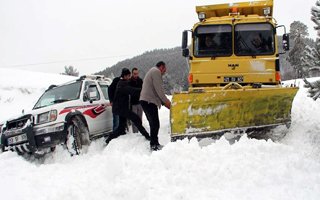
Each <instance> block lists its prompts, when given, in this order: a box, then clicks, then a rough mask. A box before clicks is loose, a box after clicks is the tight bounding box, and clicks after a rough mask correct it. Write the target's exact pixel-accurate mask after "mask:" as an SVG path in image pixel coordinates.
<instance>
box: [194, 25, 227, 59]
mask: <svg viewBox="0 0 320 200" xmlns="http://www.w3.org/2000/svg"><path fill="white" fill-rule="evenodd" d="M194 55H195V56H196V57H208V56H209V57H218V56H231V55H232V26H231V25H226V24H224V25H207V26H199V27H198V28H197V29H196V30H195V39H194Z"/></svg>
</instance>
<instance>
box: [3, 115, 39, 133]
mask: <svg viewBox="0 0 320 200" xmlns="http://www.w3.org/2000/svg"><path fill="white" fill-rule="evenodd" d="M32 118H33V117H32V115H24V116H22V117H20V118H18V119H14V120H11V121H8V122H7V126H6V130H13V129H21V128H23V127H24V126H25V124H26V123H27V121H28V120H30V121H31V122H32V121H33V119H32Z"/></svg>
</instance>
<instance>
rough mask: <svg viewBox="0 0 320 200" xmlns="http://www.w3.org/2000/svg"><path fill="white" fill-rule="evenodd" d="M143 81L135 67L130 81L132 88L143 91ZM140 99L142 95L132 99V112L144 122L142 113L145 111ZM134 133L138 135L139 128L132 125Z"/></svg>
mask: <svg viewBox="0 0 320 200" xmlns="http://www.w3.org/2000/svg"><path fill="white" fill-rule="evenodd" d="M142 83H143V81H142V79H141V78H140V77H139V71H138V69H137V68H136V67H134V68H133V69H132V76H131V79H130V86H132V87H134V88H139V89H141V88H142ZM139 98H140V95H139V96H137V97H136V98H134V97H131V110H132V112H134V113H136V114H137V115H138V116H139V117H140V119H141V120H142V113H143V110H142V107H141V105H140V102H139ZM132 132H133V133H138V128H137V127H136V126H135V125H134V124H132Z"/></svg>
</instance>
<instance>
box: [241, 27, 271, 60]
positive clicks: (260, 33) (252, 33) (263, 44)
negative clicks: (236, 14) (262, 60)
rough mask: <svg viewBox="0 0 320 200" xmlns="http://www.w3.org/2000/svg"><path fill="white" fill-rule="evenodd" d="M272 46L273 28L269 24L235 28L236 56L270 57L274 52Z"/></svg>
mask: <svg viewBox="0 0 320 200" xmlns="http://www.w3.org/2000/svg"><path fill="white" fill-rule="evenodd" d="M274 44H275V42H274V28H273V26H272V25H271V24H269V23H263V24H237V25H236V26H235V54H236V55H237V56H252V55H272V54H274V52H275V48H274V46H275V45H274Z"/></svg>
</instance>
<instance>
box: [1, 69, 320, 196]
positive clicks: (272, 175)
mask: <svg viewBox="0 0 320 200" xmlns="http://www.w3.org/2000/svg"><path fill="white" fill-rule="evenodd" d="M0 73H1V72H0ZM1 74H2V73H1ZM30 76H32V80H37V79H40V78H39V77H38V74H35V73H32V74H31V75H30ZM41 77H42V78H45V79H47V78H46V75H43V74H42V75H41ZM56 78H57V79H56V80H55V81H58V80H60V76H56ZM2 80H3V79H2V78H0V82H1V84H2ZM10 80H11V79H8V81H10ZM33 83H34V85H33V84H31V85H30V86H28V87H26V88H27V89H29V88H35V89H36V90H40V88H46V87H47V86H45V87H44V86H43V85H40V84H37V83H36V82H33ZM7 84H8V86H10V83H7ZM14 84H15V83H12V85H14ZM1 86H2V85H1ZM301 86H302V85H301ZM17 87H20V86H17ZM2 92H3V88H0V94H2ZM15 95H16V94H13V96H14V97H16V96H15ZM36 98H37V97H36V93H31V94H30V99H36ZM27 101H29V99H28V100H27V99H25V101H21V102H20V103H19V104H18V103H17V102H14V101H12V102H8V103H7V104H6V105H4V104H3V102H0V108H1V109H3V108H6V107H9V106H20V107H24V106H26V105H27V104H28V102H27ZM319 103H320V100H318V101H313V100H312V99H310V98H308V97H307V93H306V89H305V88H302V87H301V88H300V90H299V92H298V94H297V96H296V98H295V100H294V103H293V108H292V126H291V128H290V129H289V133H288V134H287V136H286V137H285V139H284V140H282V141H281V142H277V143H275V142H272V141H264V140H255V139H248V138H247V137H246V136H244V137H242V138H241V139H240V140H239V141H238V142H236V143H234V144H233V145H230V144H229V142H228V141H226V140H225V139H223V138H222V139H220V140H218V141H215V142H214V141H210V143H211V144H209V145H207V146H202V145H200V144H199V143H198V141H196V140H195V139H192V140H191V141H190V142H189V141H188V140H182V141H177V142H174V143H170V142H169V141H170V136H169V132H170V128H169V112H168V110H167V109H165V108H162V109H161V110H160V115H161V128H160V134H159V137H160V143H162V144H166V146H165V147H164V148H163V150H162V151H159V152H150V150H149V145H148V143H147V141H145V139H144V138H143V137H142V136H141V135H140V134H134V133H128V134H127V135H124V136H121V137H119V138H118V139H115V140H113V141H111V143H110V144H109V145H108V146H105V145H104V141H103V139H100V140H97V141H94V142H92V144H91V146H90V148H89V150H88V153H87V154H84V155H81V156H74V157H70V156H69V154H68V153H67V152H66V151H65V150H64V149H63V148H62V147H58V148H57V149H56V151H55V152H54V153H52V154H48V155H46V157H45V158H44V159H40V160H34V159H32V158H23V157H21V156H18V155H16V154H15V153H13V152H6V153H3V154H0V180H1V181H0V193H1V199H17V200H18V199H32V200H37V199H49V200H50V199H66V200H68V199H72V200H73V199H120V200H121V199H123V200H125V199H133V200H135V199H137V200H138V199H139V200H141V199H154V200H157V199H161V200H163V199H190V200H191V199H192V200H193V199H200V200H201V199H228V200H230V199H231V200H232V199H237V200H239V199H240V200H241V199H246V200H248V199H262V200H264V199H266V200H267V199H268V200H269V199H279V200H286V199H288V200H289V199H290V200H292V199H308V200H309V199H319V196H320V173H319V171H320V158H319V156H318V155H319V144H320V139H319V138H320V137H319V128H320V127H319V120H318V119H319V116H320V114H319V113H320V106H319ZM8 113H10V114H14V113H13V111H12V110H9V111H8ZM1 117H3V115H2V113H1ZM144 125H145V126H146V128H147V130H148V124H147V122H146V120H145V118H144Z"/></svg>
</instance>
